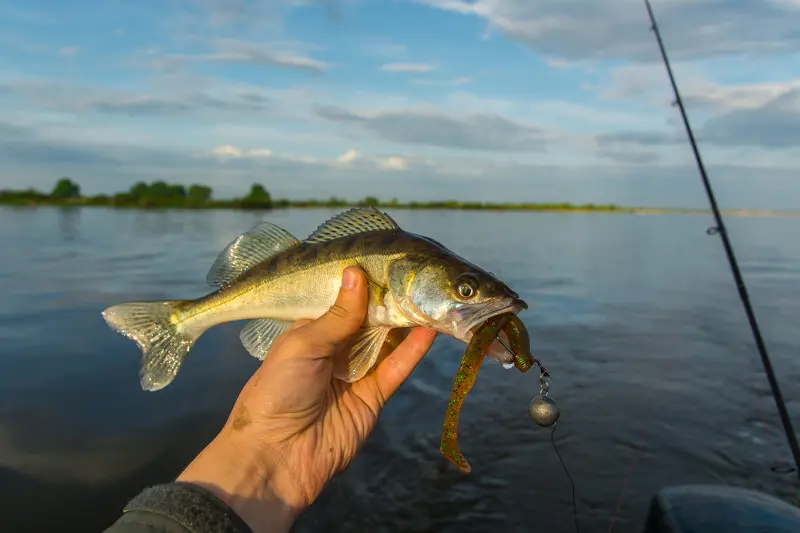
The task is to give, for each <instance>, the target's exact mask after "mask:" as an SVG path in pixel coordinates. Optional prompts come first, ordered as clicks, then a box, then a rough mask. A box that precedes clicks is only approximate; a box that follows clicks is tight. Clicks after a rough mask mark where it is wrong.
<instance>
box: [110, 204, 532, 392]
mask: <svg viewBox="0 0 800 533" xmlns="http://www.w3.org/2000/svg"><path fill="white" fill-rule="evenodd" d="M348 266H355V267H358V268H360V269H361V270H362V271H363V272H364V274H365V275H366V279H367V291H368V310H367V313H366V316H365V319H364V322H363V323H362V325H361V327H360V328H359V330H358V332H357V333H356V334H355V337H354V339H353V341H352V342H351V343H349V346H348V347H347V348H346V350H347V354H346V356H345V357H342V358H337V359H336V360H335V362H334V369H333V377H334V378H336V379H339V380H342V381H345V382H348V383H352V382H355V381H358V380H359V379H361V378H363V377H364V376H365V375H366V374H367V372H369V371H370V370H371V369H372V368H373V367H374V366H375V364H376V363H377V362H378V361H379V358H380V357H381V354H382V353H385V350H382V348H384V346H385V345H388V344H390V343H394V344H396V343H397V342H398V339H399V336H398V332H399V333H400V336H402V334H403V332H405V333H407V332H408V331H410V328H413V327H417V326H423V327H427V328H432V329H435V330H436V331H437V332H439V333H442V334H445V335H448V336H450V337H453V338H455V339H457V340H460V341H461V342H464V343H469V341H470V340H471V339H472V336H473V334H474V333H475V331H476V330H477V329H478V327H479V326H480V325H482V324H483V323H484V322H485V321H486V320H487V319H489V318H491V317H493V316H496V315H499V314H503V313H509V312H510V313H515V314H516V313H519V312H520V311H522V310H525V309H527V308H528V304H527V302H525V300H523V299H522V298H521V297H520V296H519V294H517V293H516V292H514V291H513V290H512V289H511V288H510V287H509V286H508V285H507V284H506V283H504V282H503V281H501V280H500V279H498V278H497V277H496V276H494V275H493V274H491V273H490V272H488V271H486V270H484V269H483V268H481V267H479V266H477V265H475V264H473V263H471V262H469V261H468V260H466V259H464V258H463V257H461V256H459V255H457V254H456V253H454V252H453V251H451V250H449V249H448V248H446V247H445V246H444V245H443V244H441V243H439V242H438V241H436V240H434V239H432V238H429V237H425V236H422V235H418V234H415V233H411V232H407V231H405V230H403V229H402V228H401V227H400V226H399V225H398V224H397V223H396V222H395V221H394V220H393V219H392V218H391V217H390V216H389V215H388V214H386V213H383V212H381V211H379V210H378V209H376V208H375V207H372V206H369V207H356V208H351V209H349V210H346V211H344V212H341V213H339V214H338V215H336V216H333V217H332V218H330V219H328V220H326V221H325V222H323V223H322V224H320V225H319V226H318V227H317V228H316V230H314V231H313V232H312V233H311V234H310V235H309V236H308V237H307V238H305V239H304V240H303V241H300V240H299V239H297V238H296V237H295V236H293V235H292V234H291V233H289V232H288V231H286V230H285V229H283V228H281V227H280V226H278V225H276V224H274V223H272V222H270V221H268V220H263V221H261V222H259V223H258V224H256V225H255V226H254V227H252V228H251V229H250V230H248V231H247V232H245V233H243V234H242V235H240V236H239V237H237V238H236V239H235V240H233V242H231V243H230V244H229V245H228V246H227V247H226V248H225V249H224V250H223V251H222V252H221V253H220V254H219V255H218V257H217V258H216V260H215V261H214V263H213V264H212V265H211V268H210V270H209V271H208V274H207V276H206V281H207V283H208V284H209V285H211V286H212V287H215V288H216V289H215V290H213V291H212V292H210V293H208V294H206V295H205V296H201V297H199V298H196V299H193V300H165V301H140V302H125V303H119V304H116V305H112V306H110V307H108V308H107V309H105V310H104V311H102V316H103V319H104V320H105V321H106V323H107V324H108V326H109V327H110V328H111V329H112V330H114V331H116V332H117V333H119V334H121V335H124V336H126V337H128V338H129V339H131V340H133V341H134V342H135V343H136V344H137V346H138V347H139V349H140V351H141V361H140V369H139V378H140V379H139V381H140V385H141V387H142V389H143V390H145V391H157V390H161V389H163V388H164V387H166V386H168V385H169V384H170V383H172V382H173V380H174V379H175V377H176V375H177V373H178V371H179V370H180V368H181V365H182V364H183V362H184V360H185V359H186V356H187V354H188V352H189V351H190V350H191V348H192V347H193V346H194V344H195V343H196V342H197V339H198V338H199V337H200V336H201V335H202V334H203V333H204V332H205V331H207V330H208V329H210V328H212V327H214V326H216V325H219V324H223V323H227V322H236V321H242V320H245V321H247V323H246V324H245V326H244V327H243V328H242V330H241V332H240V335H239V338H240V341H241V343H242V345H243V346H244V348H245V349H246V350H247V352H248V353H249V354H250V355H252V356H253V357H255V358H257V359H259V360H263V359H264V358H265V357H266V356H267V354H268V352H269V349H270V347H271V346H272V344H273V342H274V341H275V339H276V338H278V337H279V336H280V335H281V334H282V333H283V332H285V331H286V330H287V329H288V328H289V326H290V325H291V324H292V323H293V322H294V321H297V320H300V319H312V320H313V319H316V318H318V317H320V316H322V315H323V314H324V313H325V312H327V311H328V309H329V308H330V307H331V306H332V305H333V304H334V303H335V301H336V298H337V295H338V292H339V289H340V286H341V278H342V274H343V271H344V269H345V268H347V267H348ZM489 355H490V357H491V358H493V359H495V360H497V361H498V362H499V363H501V364H502V365H503V366H504V367H505V368H511V367H513V366H514V356H513V355H512V354H509V353H508V352H507V350H506V349H505V348H504V347H503V346H502V345H500V344H499V343H495V344H493V345H492V347H491V349H490V354H489ZM337 361H338V362H337Z"/></svg>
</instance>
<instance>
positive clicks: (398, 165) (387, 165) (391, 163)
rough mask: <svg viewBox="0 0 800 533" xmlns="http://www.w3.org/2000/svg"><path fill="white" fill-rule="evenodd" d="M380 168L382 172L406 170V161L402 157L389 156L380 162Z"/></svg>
mask: <svg viewBox="0 0 800 533" xmlns="http://www.w3.org/2000/svg"><path fill="white" fill-rule="evenodd" d="M379 164H380V167H381V168H382V169H384V170H406V169H408V160H407V159H406V158H404V157H398V156H391V157H387V158H384V159H381V160H380V163H379Z"/></svg>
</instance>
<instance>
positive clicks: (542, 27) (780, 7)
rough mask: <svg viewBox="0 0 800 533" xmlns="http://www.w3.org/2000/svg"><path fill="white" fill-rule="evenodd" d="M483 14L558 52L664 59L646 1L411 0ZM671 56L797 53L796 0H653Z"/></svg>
mask: <svg viewBox="0 0 800 533" xmlns="http://www.w3.org/2000/svg"><path fill="white" fill-rule="evenodd" d="M411 1H414V2H417V3H422V4H426V5H428V6H431V7H434V8H437V9H442V10H445V11H451V12H454V13H460V14H463V15H470V16H476V17H479V18H482V19H484V20H485V21H486V22H487V24H488V29H490V30H496V31H500V32H502V33H503V34H504V35H506V36H508V37H510V38H512V39H515V40H517V41H519V42H522V43H524V44H526V45H528V46H530V47H531V48H533V49H534V50H536V51H538V52H541V53H544V54H547V55H550V56H555V57H557V58H564V59H571V60H582V59H631V60H637V61H658V60H660V56H659V53H658V49H657V45H656V42H655V38H654V37H653V34H652V33H651V32H650V21H649V19H648V18H647V12H646V10H645V7H644V3H643V2H634V1H631V0H605V1H603V2H600V1H584V2H576V1H567V0H562V1H554V0H470V1H467V0H411ZM653 4H654V5H653V9H654V11H655V15H656V18H657V20H658V24H659V28H660V29H661V32H662V35H663V36H664V39H665V41H666V46H667V49H668V50H669V52H670V57H671V58H673V59H680V58H698V57H709V56H714V55H718V54H750V55H759V54H772V53H780V52H784V53H794V52H795V51H796V50H797V48H798V44H800V34H798V33H797V30H796V27H797V2H796V1H794V2H789V0H780V1H778V0H745V1H738V2H720V1H719V0H663V1H659V2H653Z"/></svg>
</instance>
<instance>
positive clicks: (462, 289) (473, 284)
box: [456, 275, 478, 298]
mask: <svg viewBox="0 0 800 533" xmlns="http://www.w3.org/2000/svg"><path fill="white" fill-rule="evenodd" d="M456 290H457V291H458V295H459V296H461V297H462V298H472V297H473V296H475V294H476V293H477V292H478V280H476V279H475V278H474V277H473V276H469V275H464V276H461V277H459V278H458V279H457V280H456Z"/></svg>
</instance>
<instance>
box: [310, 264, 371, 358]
mask: <svg viewBox="0 0 800 533" xmlns="http://www.w3.org/2000/svg"><path fill="white" fill-rule="evenodd" d="M366 315H367V284H366V280H365V277H364V273H363V272H362V271H361V270H360V269H358V268H356V267H347V268H346V269H345V270H344V272H343V273H342V284H341V287H340V289H339V295H338V296H337V297H336V302H335V303H334V304H333V305H332V306H331V308H330V309H328V311H327V312H325V314H323V315H322V316H321V317H319V318H318V319H316V320H314V321H312V322H310V323H308V324H306V325H305V326H304V327H302V328H301V329H299V330H298V331H297V333H299V334H302V336H303V338H304V339H307V340H308V341H310V342H312V343H313V344H314V345H315V346H336V345H338V344H340V343H342V342H344V341H346V340H347V339H349V338H350V337H351V336H352V335H353V334H354V333H355V332H356V331H358V329H359V327H361V324H362V323H363V322H364V318H365V317H366Z"/></svg>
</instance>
